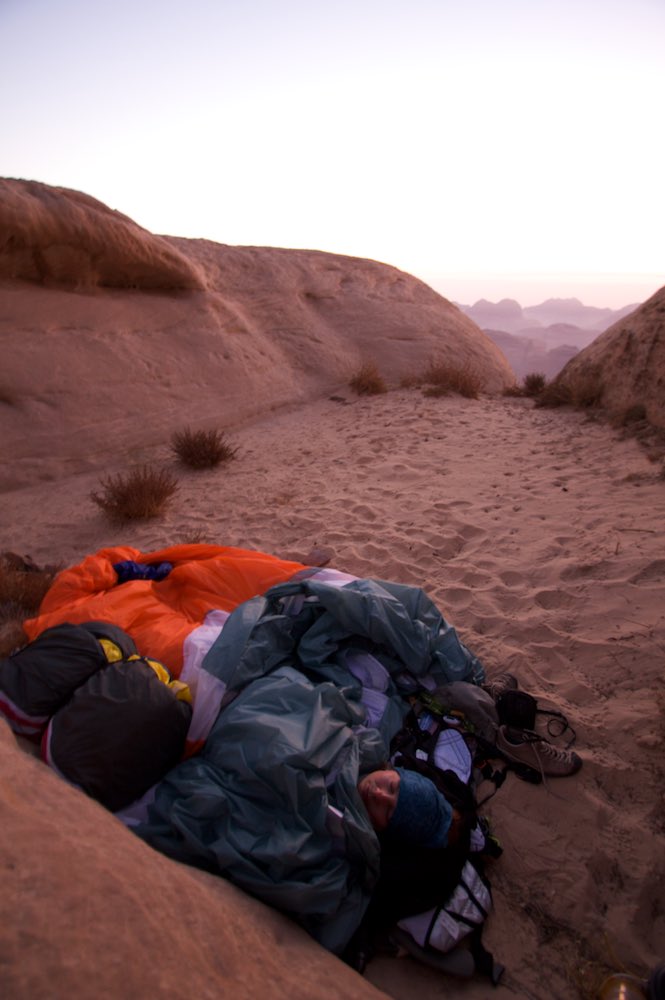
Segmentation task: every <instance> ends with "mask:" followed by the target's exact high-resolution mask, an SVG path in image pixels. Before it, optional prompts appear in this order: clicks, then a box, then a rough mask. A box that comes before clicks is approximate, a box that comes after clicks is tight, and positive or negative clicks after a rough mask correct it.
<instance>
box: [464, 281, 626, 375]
mask: <svg viewBox="0 0 665 1000" xmlns="http://www.w3.org/2000/svg"><path fill="white" fill-rule="evenodd" d="M455 305H457V307H458V308H459V309H460V310H461V311H462V312H463V313H464V314H465V315H466V316H468V317H469V318H470V319H472V320H473V321H474V323H476V324H477V325H478V326H479V327H480V328H481V329H482V330H484V332H485V333H486V334H487V335H488V337H489V338H490V339H491V340H493V341H494V343H495V344H496V345H497V346H498V347H500V348H501V350H502V351H503V353H504V354H505V356H506V358H507V359H508V361H509V363H510V365H511V367H512V369H513V371H514V372H515V374H516V375H517V377H518V378H519V379H521V378H523V377H524V376H525V375H527V374H529V373H530V372H536V371H538V372H542V373H543V374H544V375H546V376H547V378H553V377H554V376H555V375H556V374H557V373H558V372H559V371H561V369H562V368H563V366H564V365H565V364H566V362H567V361H569V360H570V358H572V357H574V356H575V354H577V353H578V351H580V350H581V349H582V348H584V347H586V346H587V345H588V344H590V343H591V342H592V341H593V340H595V339H596V337H597V336H598V335H599V334H600V333H602V332H603V331H605V330H607V328H608V327H610V326H612V325H613V324H614V323H616V322H617V321H618V320H620V319H623V317H624V316H628V315H629V314H630V313H632V312H634V310H635V309H637V308H638V305H639V303H634V304H633V305H628V306H624V307H623V308H621V309H600V308H598V307H596V306H585V305H584V304H583V303H582V302H580V300H579V299H547V300H546V301H545V302H541V304H540V305H538V306H526V307H525V308H522V306H521V305H520V304H519V302H516V301H515V299H501V301H500V302H488V301H487V299H479V300H478V302H476V303H474V305H472V306H466V305H462V304H461V303H459V302H456V303H455Z"/></svg>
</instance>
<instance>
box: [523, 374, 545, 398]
mask: <svg viewBox="0 0 665 1000" xmlns="http://www.w3.org/2000/svg"><path fill="white" fill-rule="evenodd" d="M523 384H524V395H525V396H540V394H541V392H542V391H543V389H544V388H545V385H546V384H547V379H546V378H545V375H544V374H543V373H542V372H529V374H528V375H525V376H524V379H523Z"/></svg>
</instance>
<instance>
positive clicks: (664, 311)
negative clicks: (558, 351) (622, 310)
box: [557, 288, 665, 428]
mask: <svg viewBox="0 0 665 1000" xmlns="http://www.w3.org/2000/svg"><path fill="white" fill-rule="evenodd" d="M580 379H584V380H586V379H589V380H595V381H597V382H598V383H599V385H601V386H602V397H601V403H602V405H603V407H604V408H606V409H607V410H608V411H609V412H610V413H611V414H613V415H614V416H616V417H623V416H624V415H625V414H626V413H627V411H629V410H630V409H631V408H633V407H638V406H643V407H644V410H645V414H646V419H647V420H648V421H649V423H651V424H653V425H654V426H655V427H661V428H665V288H661V289H660V290H659V291H658V292H656V294H655V295H652V296H651V298H650V299H648V300H647V301H646V302H645V303H644V305H642V306H639V308H638V309H636V310H635V311H634V312H632V313H631V314H630V315H629V316H626V317H625V318H623V319H620V320H619V321H618V322H617V323H615V324H614V325H613V326H611V327H610V328H609V330H606V331H605V333H603V334H601V336H600V337H598V338H597V339H596V340H594V341H593V343H591V344H589V346H588V347H586V348H585V349H584V350H583V351H580V353H579V354H578V355H576V356H575V357H574V358H572V359H571V360H570V361H569V362H568V364H567V365H566V366H565V368H564V369H563V371H562V372H561V373H560V375H559V377H558V379H557V382H560V383H561V384H563V385H569V386H573V385H574V384H575V382H576V381H577V382H579V380H580Z"/></svg>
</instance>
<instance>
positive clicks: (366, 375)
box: [349, 361, 388, 396]
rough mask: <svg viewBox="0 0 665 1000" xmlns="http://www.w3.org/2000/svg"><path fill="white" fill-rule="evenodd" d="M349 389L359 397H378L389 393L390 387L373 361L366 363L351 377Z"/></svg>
mask: <svg viewBox="0 0 665 1000" xmlns="http://www.w3.org/2000/svg"><path fill="white" fill-rule="evenodd" d="M349 388H350V389H352V390H353V391H354V392H355V393H356V394H357V395H358V396H378V395H380V394H381V393H382V392H387V391H388V386H387V385H386V383H385V381H384V378H383V376H382V375H381V373H380V372H379V369H378V368H377V366H376V365H375V364H374V362H373V361H366V362H365V363H364V364H363V365H361V366H360V368H359V369H358V371H357V372H356V373H355V374H354V375H352V376H351V378H350V379H349Z"/></svg>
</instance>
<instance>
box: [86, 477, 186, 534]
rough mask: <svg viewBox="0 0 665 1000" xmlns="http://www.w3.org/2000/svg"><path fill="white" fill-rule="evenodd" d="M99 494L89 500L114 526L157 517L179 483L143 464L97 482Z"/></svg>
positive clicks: (92, 495) (93, 494)
mask: <svg viewBox="0 0 665 1000" xmlns="http://www.w3.org/2000/svg"><path fill="white" fill-rule="evenodd" d="M99 485H100V487H101V492H99V493H96V492H94V491H93V492H92V493H91V494H90V499H91V500H92V501H93V502H94V503H96V504H97V506H98V507H101V509H102V510H103V511H104V513H105V514H106V516H107V517H108V519H109V520H110V521H112V522H114V523H121V522H123V521H138V520H144V519H147V518H151V517H158V516H159V514H161V513H162V512H163V511H164V509H165V508H166V507H167V505H168V503H169V501H170V500H171V498H172V497H173V495H174V494H175V493H176V491H177V489H178V480H177V479H176V478H175V477H174V476H172V475H171V473H170V472H168V471H167V470H166V469H155V468H152V467H151V466H148V465H144V466H142V467H140V468H137V469H132V470H131V471H130V472H127V473H125V474H122V473H119V474H118V475H117V476H107V477H106V478H103V479H100V481H99Z"/></svg>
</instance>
